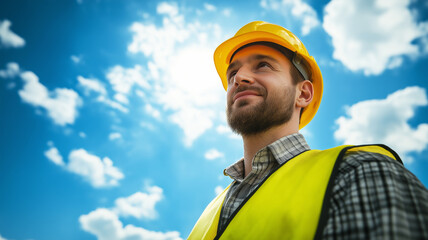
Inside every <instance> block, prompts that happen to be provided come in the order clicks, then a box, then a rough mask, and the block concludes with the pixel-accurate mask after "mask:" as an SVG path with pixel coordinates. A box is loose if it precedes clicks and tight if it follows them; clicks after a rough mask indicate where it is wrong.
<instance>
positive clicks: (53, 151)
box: [45, 147, 65, 166]
mask: <svg viewBox="0 0 428 240" xmlns="http://www.w3.org/2000/svg"><path fill="white" fill-rule="evenodd" d="M45 156H46V157H47V158H48V159H49V160H51V161H52V162H53V163H55V164H56V165H59V166H64V165H65V163H64V161H63V160H62V156H61V154H60V153H59V151H58V149H57V148H56V147H51V148H49V150H46V151H45Z"/></svg>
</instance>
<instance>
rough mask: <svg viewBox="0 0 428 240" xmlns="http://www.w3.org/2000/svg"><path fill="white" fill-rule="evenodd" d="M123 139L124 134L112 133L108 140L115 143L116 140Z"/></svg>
mask: <svg viewBox="0 0 428 240" xmlns="http://www.w3.org/2000/svg"><path fill="white" fill-rule="evenodd" d="M121 138H122V134H120V133H118V132H114V133H110V135H108V139H109V140H110V141H113V140H115V139H121Z"/></svg>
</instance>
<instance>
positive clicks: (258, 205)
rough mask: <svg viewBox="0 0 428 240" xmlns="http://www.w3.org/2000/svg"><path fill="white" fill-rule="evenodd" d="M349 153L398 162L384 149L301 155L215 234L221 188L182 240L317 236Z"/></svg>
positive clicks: (349, 148) (372, 147)
mask: <svg viewBox="0 0 428 240" xmlns="http://www.w3.org/2000/svg"><path fill="white" fill-rule="evenodd" d="M352 151H367V152H374V153H380V154H383V155H386V156H389V157H391V158H393V159H396V160H398V161H401V160H400V159H399V157H398V155H397V154H396V153H395V152H394V151H392V150H391V149H389V148H388V147H386V146H384V145H366V146H339V147H335V148H332V149H328V150H323V151H320V150H310V151H306V152H303V153H301V154H300V155H298V156H296V157H294V158H293V159H291V160H289V161H288V162H286V163H285V164H284V165H282V166H281V167H280V168H278V170H276V171H275V172H274V173H273V174H271V175H270V176H268V177H267V178H266V179H265V181H264V182H263V183H262V184H261V186H260V187H259V188H258V189H257V190H256V191H254V192H253V194H252V195H251V196H249V197H248V198H247V199H246V201H244V203H243V204H241V206H240V207H239V208H238V209H237V210H236V211H235V213H234V215H232V217H231V220H230V221H229V223H228V224H227V227H226V228H225V230H224V231H218V229H217V226H218V222H219V217H220V211H221V207H222V205H223V201H224V198H225V196H226V192H227V190H228V188H226V189H225V190H224V191H223V193H221V194H220V195H218V196H217V197H216V198H215V199H214V200H213V201H212V202H211V203H210V204H209V205H208V206H207V207H206V209H205V210H204V212H203V213H202V215H201V216H200V218H199V220H198V221H197V222H196V225H195V226H194V228H193V230H192V232H191V233H190V235H189V237H188V239H189V240H201V239H204V240H205V239H207V240H212V239H237V240H242V239H245V240H248V239H257V240H260V239H269V240H274V239H299V240H300V239H314V238H319V237H320V234H322V232H321V231H322V230H323V229H324V226H325V223H326V219H327V213H328V209H329V202H330V201H329V192H330V190H331V188H332V185H333V181H334V175H335V172H336V171H337V167H338V166H339V164H340V162H341V161H342V159H343V156H344V155H345V153H349V152H352Z"/></svg>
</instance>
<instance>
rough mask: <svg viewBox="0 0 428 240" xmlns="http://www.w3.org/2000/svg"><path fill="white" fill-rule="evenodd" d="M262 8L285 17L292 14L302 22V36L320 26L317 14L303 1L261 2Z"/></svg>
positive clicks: (272, 0)
mask: <svg viewBox="0 0 428 240" xmlns="http://www.w3.org/2000/svg"><path fill="white" fill-rule="evenodd" d="M260 6H261V7H263V8H265V9H267V10H272V11H276V12H279V13H281V14H284V15H288V14H289V13H291V15H292V16H294V17H295V18H296V19H298V20H299V21H301V22H302V27H301V31H302V35H307V34H309V33H310V32H311V30H312V29H314V28H315V27H317V26H318V25H320V21H319V20H318V16H317V12H316V11H315V10H314V9H313V8H312V7H311V6H310V5H309V4H307V3H305V2H303V1H302V0H282V1H279V0H261V2H260Z"/></svg>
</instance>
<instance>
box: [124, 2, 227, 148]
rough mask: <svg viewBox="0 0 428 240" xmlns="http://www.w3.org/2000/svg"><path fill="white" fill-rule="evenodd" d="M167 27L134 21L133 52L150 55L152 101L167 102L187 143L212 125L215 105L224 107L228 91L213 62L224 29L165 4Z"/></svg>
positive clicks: (161, 8) (160, 10) (160, 8)
mask: <svg viewBox="0 0 428 240" xmlns="http://www.w3.org/2000/svg"><path fill="white" fill-rule="evenodd" d="M157 12H158V14H160V15H162V16H163V22H162V26H160V27H157V26H156V25H154V24H151V23H140V22H135V23H133V24H132V26H131V31H132V32H133V33H134V35H133V41H132V43H131V44H130V45H129V46H128V51H129V52H131V53H135V54H136V53H143V54H144V55H145V56H146V57H147V58H148V62H149V64H148V67H147V68H148V69H149V70H148V71H147V72H148V77H149V78H150V79H152V80H154V81H153V82H154V83H155V86H154V87H153V88H152V89H151V90H150V93H149V94H146V96H147V97H148V101H149V103H151V102H153V103H154V104H156V105H161V106H163V110H165V111H167V112H168V113H169V116H168V119H169V120H170V121H171V122H173V123H175V124H177V125H178V126H179V127H180V128H182V129H183V131H184V143H185V144H186V145H187V146H190V145H191V144H192V143H193V141H194V140H195V139H197V138H198V137H199V136H200V135H202V134H203V133H204V132H205V131H206V130H207V129H209V128H211V127H212V126H213V120H215V118H216V115H215V112H216V109H223V108H224V106H225V104H224V98H225V96H224V90H223V89H222V87H221V82H220V80H219V78H218V76H217V74H216V71H215V69H214V66H213V63H212V53H213V51H214V49H215V45H216V44H217V43H218V41H216V40H219V39H220V27H219V26H217V25H215V24H209V23H207V24H201V23H199V22H198V21H195V22H189V23H186V22H185V20H184V16H183V15H181V14H180V11H179V8H178V6H177V5H176V4H170V3H160V4H159V5H158V8H157Z"/></svg>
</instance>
